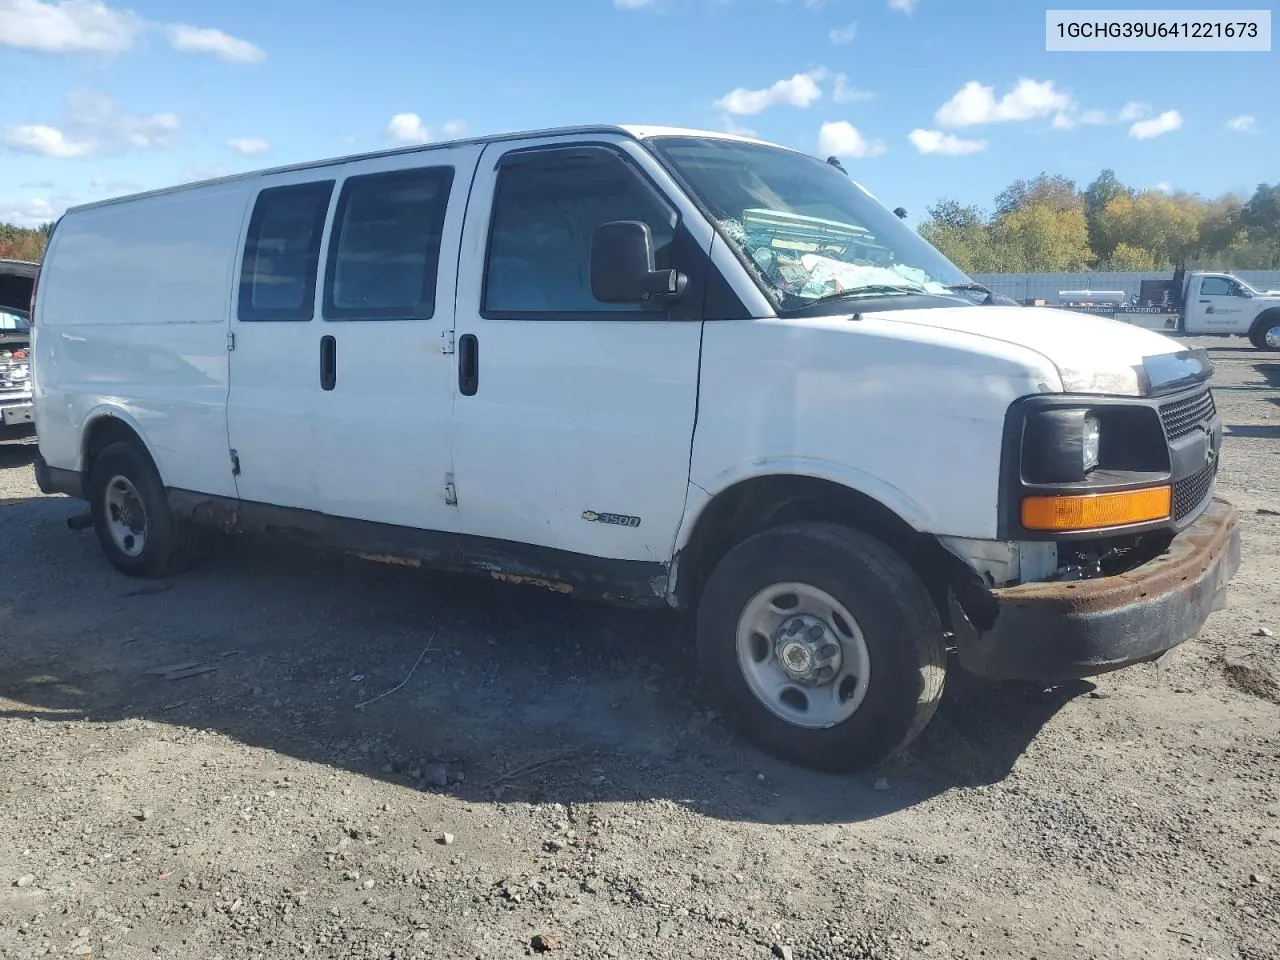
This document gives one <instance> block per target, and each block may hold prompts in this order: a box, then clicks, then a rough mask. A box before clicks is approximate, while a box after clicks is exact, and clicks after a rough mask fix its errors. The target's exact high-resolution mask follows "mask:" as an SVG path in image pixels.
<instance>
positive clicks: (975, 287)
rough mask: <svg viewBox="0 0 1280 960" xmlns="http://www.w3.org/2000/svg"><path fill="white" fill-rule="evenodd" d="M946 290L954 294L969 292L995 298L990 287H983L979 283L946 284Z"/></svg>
mask: <svg viewBox="0 0 1280 960" xmlns="http://www.w3.org/2000/svg"><path fill="white" fill-rule="evenodd" d="M947 289H948V290H954V291H955V292H956V293H960V292H961V291H970V290H971V291H973V292H974V293H985V294H986V295H987V296H988V297H994V296H995V294H994V293H992V292H991V288H990V287H984V286H983V285H982V284H980V283H949V284H947Z"/></svg>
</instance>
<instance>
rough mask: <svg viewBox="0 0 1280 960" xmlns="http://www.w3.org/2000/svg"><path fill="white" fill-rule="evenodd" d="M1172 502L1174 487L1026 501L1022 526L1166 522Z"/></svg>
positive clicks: (1052, 527) (1096, 526)
mask: <svg viewBox="0 0 1280 960" xmlns="http://www.w3.org/2000/svg"><path fill="white" fill-rule="evenodd" d="M1172 500H1173V490H1172V488H1171V487H1148V488H1145V489H1142V490H1123V491H1121V492H1119V493H1095V494H1087V495H1085V496H1066V497H1027V498H1026V499H1025V500H1023V501H1022V526H1023V527H1025V528H1026V529H1027V530H1064V531H1065V530H1096V529H1101V528H1103V527H1123V526H1125V525H1127V524H1131V523H1146V522H1147V521H1149V520H1163V519H1165V518H1166V517H1167V516H1169V507H1170V504H1171V503H1172Z"/></svg>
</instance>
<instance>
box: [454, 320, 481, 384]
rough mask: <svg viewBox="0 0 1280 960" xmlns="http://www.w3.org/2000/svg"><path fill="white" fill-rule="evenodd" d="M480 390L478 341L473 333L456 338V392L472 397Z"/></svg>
mask: <svg viewBox="0 0 1280 960" xmlns="http://www.w3.org/2000/svg"><path fill="white" fill-rule="evenodd" d="M479 388H480V341H479V340H477V339H476V335H475V334H474V333H464V334H463V335H462V336H461V337H459V338H458V391H459V392H460V393H461V394H462V395H463V396H464V397H474V396H475V393H476V390H478V389H479Z"/></svg>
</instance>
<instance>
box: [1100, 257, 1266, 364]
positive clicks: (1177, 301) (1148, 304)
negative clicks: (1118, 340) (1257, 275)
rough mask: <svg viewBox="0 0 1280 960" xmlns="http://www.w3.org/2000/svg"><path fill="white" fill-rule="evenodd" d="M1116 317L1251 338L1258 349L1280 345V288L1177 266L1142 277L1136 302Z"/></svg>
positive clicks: (1179, 329)
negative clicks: (1164, 274)
mask: <svg viewBox="0 0 1280 960" xmlns="http://www.w3.org/2000/svg"><path fill="white" fill-rule="evenodd" d="M1115 316H1116V319H1117V320H1124V321H1125V322H1127V323H1133V324H1136V325H1138V326H1143V327H1147V328H1148V329H1154V330H1164V331H1168V332H1170V333H1177V334H1185V335H1187V336H1234V337H1248V338H1249V342H1250V343H1252V344H1253V345H1254V346H1255V347H1257V348H1258V349H1259V350H1280V290H1257V289H1255V288H1254V287H1252V286H1250V285H1249V284H1248V283H1246V282H1245V281H1244V280H1242V279H1240V278H1239V277H1236V276H1233V275H1231V274H1230V273H1212V272H1209V271H1204V270H1191V271H1178V272H1177V273H1175V274H1174V277H1173V279H1172V280H1154V281H1151V280H1149V281H1143V283H1142V291H1141V293H1140V294H1139V295H1138V297H1137V299H1136V301H1134V302H1133V303H1129V304H1125V305H1123V306H1122V307H1120V308H1119V309H1118V310H1117V311H1116V314H1115Z"/></svg>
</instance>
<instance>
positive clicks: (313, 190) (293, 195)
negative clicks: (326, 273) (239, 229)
mask: <svg viewBox="0 0 1280 960" xmlns="http://www.w3.org/2000/svg"><path fill="white" fill-rule="evenodd" d="M332 193H333V181H332V180H326V181H324V182H322V183H303V184H298V185H297V186H291V187H273V188H272V189H270V190H263V191H262V193H260V194H258V203H257V205H256V206H255V207H254V208H253V218H252V219H251V220H250V222H249V239H248V242H247V243H246V245H245V253H244V267H243V269H242V270H241V274H240V304H239V317H240V319H241V320H310V319H311V314H312V311H313V310H314V308H315V291H316V273H317V268H318V265H319V260H320V237H321V234H322V233H323V232H324V218H325V214H326V212H327V211H328V209H329V197H330V196H331V195H332Z"/></svg>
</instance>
